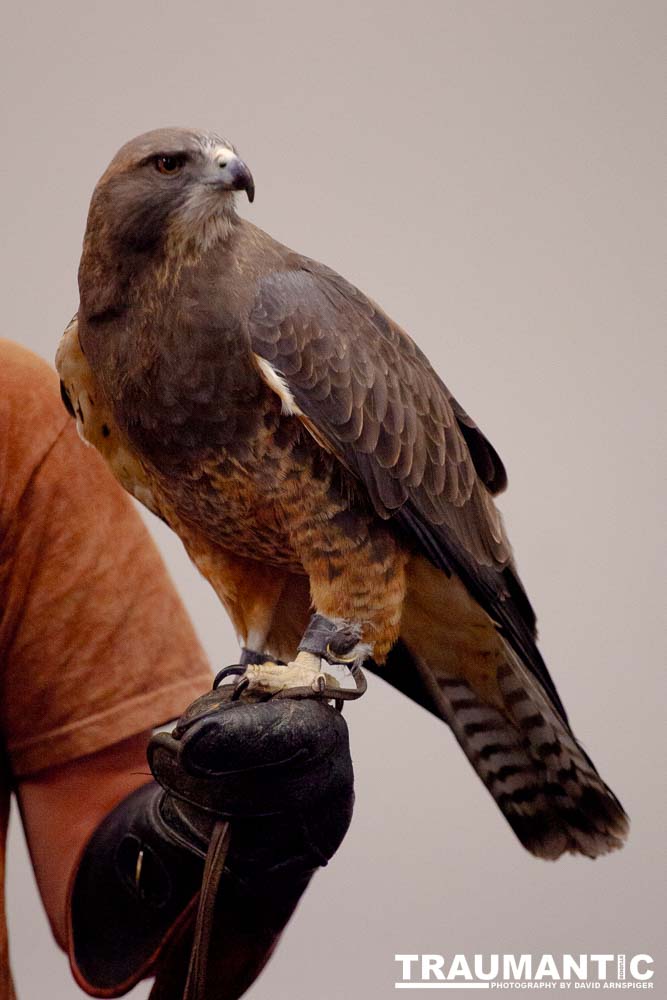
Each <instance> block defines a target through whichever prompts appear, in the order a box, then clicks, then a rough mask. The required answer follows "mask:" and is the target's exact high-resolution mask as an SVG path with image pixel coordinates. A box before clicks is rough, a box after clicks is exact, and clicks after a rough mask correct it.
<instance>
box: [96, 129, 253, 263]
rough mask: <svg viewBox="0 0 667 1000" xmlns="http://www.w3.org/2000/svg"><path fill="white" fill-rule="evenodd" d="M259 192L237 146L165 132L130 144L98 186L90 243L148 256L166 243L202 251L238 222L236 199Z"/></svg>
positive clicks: (208, 136) (193, 133) (211, 135)
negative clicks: (190, 245)
mask: <svg viewBox="0 0 667 1000" xmlns="http://www.w3.org/2000/svg"><path fill="white" fill-rule="evenodd" d="M236 191H245V192H246V194H247V195H248V199H249V200H250V201H252V200H253V198H254V196H255V185H254V182H253V179H252V174H251V173H250V170H249V169H248V167H247V166H246V164H245V163H244V162H243V160H242V159H241V158H240V157H239V156H238V154H237V152H236V150H235V149H234V147H233V146H232V144H231V143H230V142H229V141H228V140H227V139H224V138H223V137H222V136H220V135H218V134H217V133H215V132H203V131H197V130H195V129H184V128H164V129H156V130H155V131H153V132H146V133H145V134H144V135H140V136H138V137H137V138H136V139H132V140H130V142H128V143H126V144H125V145H124V146H123V147H122V148H121V149H120V150H119V151H118V152H117V153H116V155H115V156H114V158H113V160H112V161H111V163H110V164H109V166H108V167H107V169H106V171H105V172H104V174H103V175H102V177H101V178H100V180H99V182H98V184H97V187H96V188H95V192H94V194H93V198H92V201H91V206H90V213H89V217H88V232H87V237H88V236H90V237H91V238H92V239H95V238H96V237H97V238H99V237H101V236H102V234H103V238H104V239H105V240H109V241H110V242H112V243H113V244H115V249H116V251H120V252H123V251H124V252H128V251H130V252H131V251H143V250H150V249H153V248H155V247H157V246H158V245H159V244H161V243H162V242H163V241H164V240H165V239H166V238H167V237H171V238H172V239H174V240H176V241H180V240H185V241H187V242H189V243H193V244H195V246H197V247H198V248H199V249H204V248H205V247H206V246H208V245H210V244H211V243H212V242H214V241H215V240H216V239H218V238H220V237H224V235H225V233H226V232H228V231H229V228H230V226H231V225H232V224H233V220H234V218H235V217H236V213H235V208H234V193H235V192H236Z"/></svg>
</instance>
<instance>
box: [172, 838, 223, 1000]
mask: <svg viewBox="0 0 667 1000" xmlns="http://www.w3.org/2000/svg"><path fill="white" fill-rule="evenodd" d="M229 842H230V825H229V823H226V822H224V821H222V820H220V821H219V822H217V823H216V824H215V826H214V827H213V834H212V836H211V841H210V844H209V848H208V852H207V854H206V864H205V866H204V874H203V876H202V886H201V894H200V896H199V908H198V910H197V919H196V921H195V933H194V941H193V943H192V952H191V954H190V965H189V968H188V978H187V981H186V984H185V992H184V993H183V1000H216V997H217V996H219V992H218V993H216V994H215V996H214V994H213V992H212V990H211V989H210V988H209V984H208V983H207V978H208V976H207V970H208V968H209V961H208V956H209V951H210V948H211V940H212V939H213V937H214V936H215V938H217V939H218V940H220V939H221V936H222V935H221V931H222V929H221V928H215V924H216V919H215V903H216V899H217V897H218V889H219V887H220V880H221V878H222V873H223V871H224V869H225V860H226V858H227V854H228V852H229ZM214 929H215V935H214Z"/></svg>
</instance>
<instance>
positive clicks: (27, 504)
mask: <svg viewBox="0 0 667 1000" xmlns="http://www.w3.org/2000/svg"><path fill="white" fill-rule="evenodd" d="M0 429H1V433H0V685H1V691H0V738H1V740H2V747H1V751H2V752H1V755H0V1000H12V998H13V996H14V994H13V989H12V984H11V973H10V969H9V961H8V949H7V933H6V926H5V919H4V894H3V889H2V886H3V885H4V856H5V840H6V828H7V813H8V806H9V798H10V794H11V789H12V786H13V785H15V784H16V783H18V782H20V780H21V778H24V777H27V776H30V775H33V774H35V773H37V772H39V771H42V770H44V769H46V768H49V767H52V766H54V765H56V764H63V763H65V762H68V761H72V760H75V759H77V758H78V757H81V756H83V755H86V754H91V753H95V752H96V751H98V750H101V749H104V748H106V747H108V746H110V745H113V744H114V743H116V742H117V741H119V740H122V739H125V738H127V737H129V736H132V735H134V734H137V733H140V732H143V731H145V730H146V729H150V728H151V727H152V726H156V725H159V724H160V723H163V722H165V721H167V720H169V719H171V718H174V717H176V716H178V715H180V713H181V712H182V711H183V709H184V708H185V706H186V705H187V704H188V703H189V702H190V701H192V700H193V699H194V698H195V697H196V696H198V695H200V694H201V693H202V692H203V691H204V690H205V689H206V688H207V686H208V685H209V684H210V672H209V668H208V666H207V663H206V660H205V657H204V654H203V652H202V650H201V648H200V646H199V643H198V641H197V639H196V637H195V635H194V632H193V630H192V626H191V624H190V622H189V620H188V618H187V616H186V614H185V611H184V609H183V607H182V605H181V602H180V600H179V598H178V596H177V594H176V593H175V591H174V589H173V587H172V585H171V583H170V582H169V579H168V577H167V575H166V572H165V569H164V566H163V564H162V561H161V559H160V556H159V554H158V552H157V550H156V548H155V546H154V545H153V544H152V542H151V541H150V538H149V536H148V533H147V531H146V529H145V527H144V526H143V524H142V522H141V519H140V518H139V516H138V514H137V512H136V511H135V510H134V509H133V507H132V503H131V501H130V499H129V498H128V497H127V496H126V495H125V493H124V492H123V490H122V489H121V488H120V486H118V484H117V483H116V482H115V481H114V480H113V479H112V477H111V475H110V473H109V472H108V470H107V469H106V467H105V464H104V462H103V461H102V459H101V458H100V457H99V455H98V454H97V453H96V452H95V451H94V450H93V449H92V448H88V447H86V446H85V445H84V444H83V443H82V442H81V441H80V440H79V439H78V436H77V434H76V429H75V425H74V422H73V421H72V420H70V419H69V417H68V416H67V413H66V412H65V409H64V407H63V405H62V403H61V400H60V396H59V388H58V379H57V376H56V375H55V373H54V372H53V371H52V370H51V369H50V368H49V367H48V365H46V364H45V363H44V362H43V361H41V360H40V359H38V358H37V357H36V356H34V355H32V354H31V353H29V352H28V351H26V350H24V349H23V348H20V347H18V346H17V345H15V344H12V343H10V342H8V341H3V340H0Z"/></svg>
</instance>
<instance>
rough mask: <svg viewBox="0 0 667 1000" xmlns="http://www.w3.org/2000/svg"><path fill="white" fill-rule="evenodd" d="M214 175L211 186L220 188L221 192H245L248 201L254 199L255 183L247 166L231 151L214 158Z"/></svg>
mask: <svg viewBox="0 0 667 1000" xmlns="http://www.w3.org/2000/svg"><path fill="white" fill-rule="evenodd" d="M214 170H215V175H214V177H213V178H212V180H211V182H210V183H212V184H215V185H216V186H218V187H221V188H222V190H223V191H245V193H246V194H247V195H248V201H250V202H251V201H253V200H254V197H255V182H254V181H253V179H252V174H251V173H250V170H249V169H248V166H247V164H245V163H244V162H243V160H242V159H241V158H240V157H239V156H237V155H236V153H232V152H231V150H229V151H227V150H226V151H225V152H224V153H220V154H219V155H218V156H216V158H215V167H214Z"/></svg>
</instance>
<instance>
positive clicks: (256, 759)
mask: <svg viewBox="0 0 667 1000" xmlns="http://www.w3.org/2000/svg"><path fill="white" fill-rule="evenodd" d="M230 692H231V689H226V688H225V687H222V688H219V689H217V690H214V691H212V692H210V693H208V694H207V695H204V696H203V697H202V698H200V699H198V700H197V701H196V702H194V703H193V704H192V705H191V706H190V707H189V708H188V709H187V711H186V712H185V713H184V715H183V716H182V717H181V719H180V720H179V722H178V723H177V725H176V727H175V729H174V730H173V732H172V733H159V734H157V735H156V736H154V737H153V739H152V740H151V742H150V745H149V751H148V758H149V763H150V766H151V770H152V771H153V774H154V776H155V778H156V779H157V781H158V782H159V783H160V784H159V785H156V784H154V783H151V784H149V785H147V786H145V787H143V788H141V789H139V790H138V791H136V792H134V793H133V794H132V795H131V796H129V797H128V798H127V799H126V800H125V801H124V802H123V803H121V804H120V806H118V807H117V808H116V809H115V810H114V811H113V812H112V813H111V814H110V815H109V816H108V817H107V818H106V820H105V821H104V822H103V823H102V824H101V825H100V827H98V829H97V831H96V833H95V834H94V835H93V837H92V838H91V841H90V842H89V845H88V847H87V849H86V851H85V853H84V856H83V858H82V860H81V863H80V865H79V867H78V871H77V875H76V878H75V882H74V887H73V891H72V894H71V921H70V924H71V934H70V939H71V949H70V950H71V960H72V965H73V969H74V972H75V975H76V976H77V979H78V981H79V983H80V984H81V985H82V986H83V987H84V989H87V990H88V992H91V993H92V994H93V995H97V996H116V995H120V993H121V992H125V991H127V989H129V988H130V987H131V986H132V985H134V983H136V982H137V981H138V979H140V978H142V977H144V976H146V975H149V974H151V973H152V972H157V978H156V983H155V987H154V990H153V992H152V993H151V997H152V998H153V1000H167V998H169V1000H172V998H173V1000H176V998H178V1000H181V997H183V995H184V993H183V991H184V989H185V972H186V968H187V960H188V958H189V951H190V946H191V941H192V927H193V923H194V913H195V908H196V902H197V893H198V890H199V888H200V885H201V882H202V876H203V874H204V859H205V857H206V855H207V852H208V850H209V844H210V842H211V837H212V835H213V834H214V831H215V836H217V841H218V843H219V844H220V845H221V850H222V851H223V854H224V870H223V869H222V865H220V866H219V867H220V871H219V872H218V874H220V873H222V877H221V879H220V883H219V886H218V885H217V883H216V886H215V888H216V891H215V893H214V894H213V902H212V903H211V901H210V900H209V903H208V905H209V908H210V912H209V913H207V914H205V917H206V919H207V921H208V925H209V930H210V928H211V927H212V928H213V933H214V938H213V939H212V940H211V948H210V949H208V946H207V950H208V951H209V952H210V954H207V955H206V956H204V959H205V962H204V964H207V965H208V967H209V968H208V972H207V975H206V977H205V978H206V980H207V982H209V983H211V982H212V983H214V984H215V993H214V994H211V995H214V996H215V998H216V1000H231V998H235V997H239V996H241V995H242V993H243V992H244V991H245V989H247V987H248V986H249V985H250V983H251V982H252V981H253V980H254V978H255V977H256V976H257V974H258V973H259V971H260V970H261V968H262V967H263V965H264V963H265V962H266V960H267V958H268V957H269V955H270V954H271V952H272V950H273V948H274V947H275V944H276V942H277V940H278V937H279V935H280V933H281V931H282V929H283V927H284V926H285V924H286V923H287V921H288V920H289V917H290V916H291V914H292V912H293V910H294V908H295V906H296V903H297V902H298V899H299V897H300V896H301V894H302V892H303V891H304V889H305V887H306V885H307V884H308V882H309V880H310V878H311V876H312V874H313V872H314V871H315V870H316V868H317V867H319V866H321V865H324V864H326V863H327V861H328V859H329V858H331V857H332V855H333V854H334V852H335V851H336V849H337V848H338V846H339V844H340V842H341V841H342V839H343V837H344V836H345V833H346V831H347V828H348V826H349V822H350V819H351V814H352V803H353V790H352V785H353V777H352V765H351V761H350V755H349V746H348V735H347V727H346V725H345V722H344V720H343V718H342V716H341V715H340V714H339V713H338V712H336V711H335V710H334V709H333V708H331V707H330V706H329V705H327V704H323V703H322V702H319V701H314V700H304V701H295V700H292V699H289V698H287V699H284V700H273V701H268V702H264V703H255V704H251V703H245V702H242V701H232V700H230ZM160 786H161V787H160ZM227 821H228V824H229V825H228V827H227V826H226V825H223V824H226V823H227ZM211 853H212V854H213V853H214V852H211ZM209 863H210V858H209ZM211 884H212V883H211V882H210V872H209V888H210V885H211ZM209 896H211V893H210V892H209ZM217 928H224V934H223V933H219V934H218V935H217V936H215V932H216V929H217ZM200 959H201V956H200ZM202 968H203V965H202V961H201V960H200V962H199V970H200V973H201V969H202ZM188 989H189V990H190V991H191V994H192V995H193V996H195V995H196V996H200V995H201V996H208V994H207V993H206V992H205V989H206V987H205V986H204V985H203V980H202V982H201V983H199V984H198V985H197V984H195V986H194V987H193V985H192V983H190V986H189V987H188ZM193 990H194V992H192V991H193ZM197 990H200V991H202V992H197Z"/></svg>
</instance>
